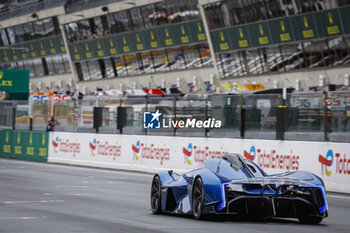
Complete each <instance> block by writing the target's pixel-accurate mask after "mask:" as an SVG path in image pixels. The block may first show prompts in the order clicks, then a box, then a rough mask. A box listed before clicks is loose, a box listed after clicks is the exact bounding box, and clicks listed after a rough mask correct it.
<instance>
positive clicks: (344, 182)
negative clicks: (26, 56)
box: [48, 132, 350, 193]
mask: <svg viewBox="0 0 350 233" xmlns="http://www.w3.org/2000/svg"><path fill="white" fill-rule="evenodd" d="M49 140H50V143H49V153H48V154H49V156H48V162H52V163H64V164H73V165H83V166H92V167H101V168H112V169H123V170H131V171H142V172H149V173H155V172H158V171H161V170H174V171H176V172H180V173H181V172H185V171H189V170H191V169H194V168H196V167H197V165H198V164H199V163H200V162H202V161H204V160H205V159H208V158H212V157H216V156H220V155H222V154H224V153H233V152H236V153H240V154H242V155H243V156H244V157H245V158H247V159H250V160H252V161H254V162H255V163H257V164H258V165H259V166H260V167H261V168H263V169H264V170H265V171H266V172H267V173H268V174H276V173H283V172H290V171H298V170H306V171H309V172H312V173H314V174H316V175H318V176H319V177H321V178H322V179H323V180H324V182H325V185H326V189H327V190H328V191H334V192H343V193H350V144H349V143H330V142H300V141H277V140H248V139H215V138H194V137H164V136H162V137H159V136H138V135H110V134H108V135H103V134H82V133H79V134H78V133H60V132H51V133H50V139H49Z"/></svg>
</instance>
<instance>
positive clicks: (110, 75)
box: [0, 0, 350, 94]
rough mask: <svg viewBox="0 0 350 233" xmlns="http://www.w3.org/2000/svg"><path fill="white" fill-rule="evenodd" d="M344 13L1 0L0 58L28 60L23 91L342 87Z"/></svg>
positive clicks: (323, 2) (333, 5)
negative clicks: (26, 86)
mask: <svg viewBox="0 0 350 233" xmlns="http://www.w3.org/2000/svg"><path fill="white" fill-rule="evenodd" d="M349 13H350V1H349V0H304V1H301V0H290V1H282V0H249V1H243V0H226V1H217V0H198V1H197V0H163V1H159V0H148V1H146V0H137V1H136V0H124V1H121V0H99V1H92V0H55V1H51V0H1V1H0V68H1V69H28V70H30V77H31V79H30V88H31V91H32V92H42V91H44V92H45V91H53V92H65V91H71V90H79V91H80V92H82V93H83V94H89V93H91V92H95V91H96V88H101V89H103V90H107V91H108V90H113V89H118V90H120V91H121V92H124V91H125V90H127V89H142V88H176V87H177V88H179V89H180V90H181V92H183V93H225V92H232V91H236V90H237V89H240V88H241V87H243V88H244V84H261V85H259V86H264V87H266V88H283V87H294V88H296V89H297V90H310V89H315V87H317V88H316V89H321V90H323V88H326V89H327V87H331V90H337V89H344V88H347V87H348V85H349V75H348V74H349V73H350V70H349V63H350V53H349V48H350V47H349V46H350V38H349V33H350V25H349V24H348V22H349V15H350V14H349ZM248 86H249V85H248ZM237 87H239V88H237ZM252 87H253V89H254V88H255V87H256V86H255V85H253V86H252V85H250V88H252Z"/></svg>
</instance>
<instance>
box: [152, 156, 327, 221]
mask: <svg viewBox="0 0 350 233" xmlns="http://www.w3.org/2000/svg"><path fill="white" fill-rule="evenodd" d="M151 208H152V212H153V213H155V214H158V213H179V214H193V216H194V217H195V218H196V219H202V218H203V217H204V216H206V215H209V214H229V215H236V216H238V217H243V218H250V217H252V218H266V217H281V218H298V219H299V221H300V222H302V223H312V224H317V223H320V222H321V221H322V219H323V218H325V217H327V216H328V213H327V210H328V206H327V200H326V195H325V187H324V183H323V181H322V179H321V178H319V177H318V176H316V175H314V174H312V173H310V172H306V171H295V172H289V173H284V174H277V175H267V174H266V173H265V172H264V171H263V170H262V169H261V168H260V167H259V166H257V165H256V164H255V163H253V162H252V161H249V160H245V159H243V157H242V156H241V155H239V154H226V155H223V156H222V157H218V158H214V159H208V160H206V161H205V162H204V163H203V164H201V166H200V167H199V168H197V169H195V170H192V171H190V172H187V173H184V174H183V175H178V174H176V173H175V172H173V171H165V172H160V173H158V174H156V175H155V176H154V178H153V181H152V188H151Z"/></svg>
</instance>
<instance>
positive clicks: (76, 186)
mask: <svg viewBox="0 0 350 233" xmlns="http://www.w3.org/2000/svg"><path fill="white" fill-rule="evenodd" d="M55 187H56V188H83V189H87V188H99V187H97V186H87V185H71V186H69V185H68V186H66V185H56V186H55Z"/></svg>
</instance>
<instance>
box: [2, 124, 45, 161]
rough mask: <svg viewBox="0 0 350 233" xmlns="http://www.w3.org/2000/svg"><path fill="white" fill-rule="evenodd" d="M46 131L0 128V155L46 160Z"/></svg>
mask: <svg viewBox="0 0 350 233" xmlns="http://www.w3.org/2000/svg"><path fill="white" fill-rule="evenodd" d="M48 139H49V137H48V133H46V132H34V131H21V130H0V157H6V158H13V159H25V160H34V161H41V162H46V161H47V155H48Z"/></svg>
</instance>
